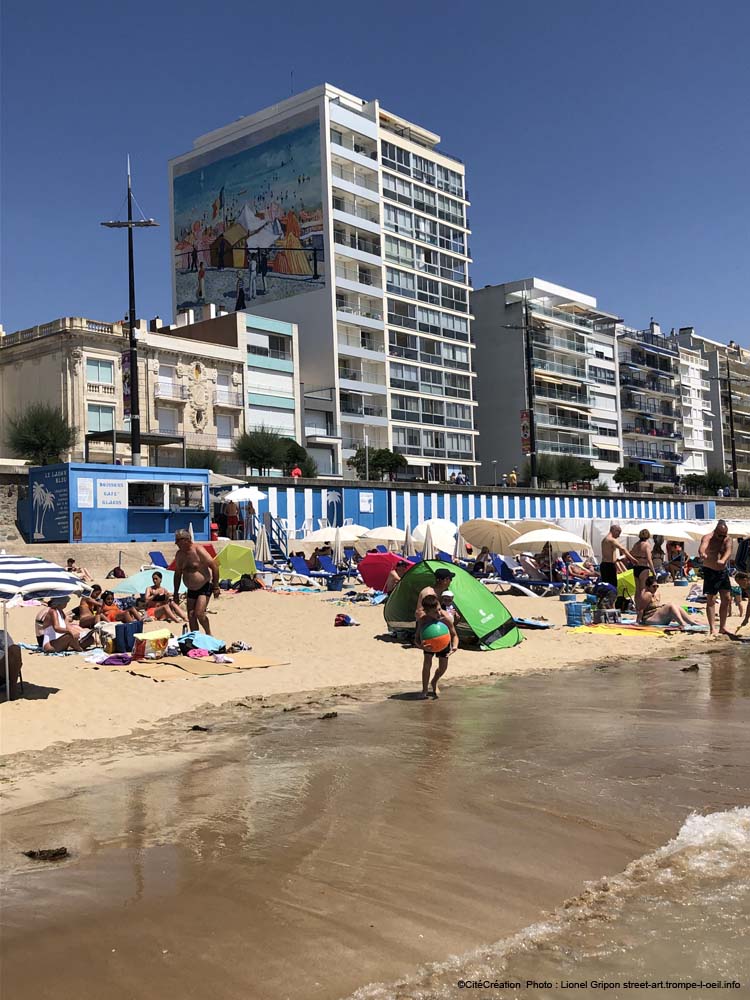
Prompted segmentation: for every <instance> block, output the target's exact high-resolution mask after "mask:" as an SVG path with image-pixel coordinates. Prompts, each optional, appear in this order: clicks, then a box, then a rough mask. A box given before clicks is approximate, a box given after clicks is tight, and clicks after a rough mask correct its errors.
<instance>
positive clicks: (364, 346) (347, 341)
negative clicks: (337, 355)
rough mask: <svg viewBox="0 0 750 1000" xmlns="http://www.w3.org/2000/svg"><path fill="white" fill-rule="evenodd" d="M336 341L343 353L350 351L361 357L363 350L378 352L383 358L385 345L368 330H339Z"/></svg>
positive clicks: (369, 352) (371, 352) (372, 352)
mask: <svg viewBox="0 0 750 1000" xmlns="http://www.w3.org/2000/svg"><path fill="white" fill-rule="evenodd" d="M336 343H337V344H338V347H339V351H340V352H341V353H343V354H350V353H351V354H353V355H354V357H361V356H363V352H367V353H368V354H378V355H380V356H381V358H382V359H385V345H384V344H383V342H382V341H381V340H380V339H378V338H377V336H375V335H373V334H372V333H371V332H370V331H369V330H361V331H360V332H359V333H343V332H342V331H341V330H339V331H338V334H337V337H336Z"/></svg>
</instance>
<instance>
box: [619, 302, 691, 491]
mask: <svg viewBox="0 0 750 1000" xmlns="http://www.w3.org/2000/svg"><path fill="white" fill-rule="evenodd" d="M616 335H617V345H618V354H619V365H620V409H621V412H622V440H623V447H624V452H625V464H626V465H627V466H629V467H632V468H635V469H638V470H639V471H640V472H641V474H642V475H643V480H642V482H643V484H644V485H645V487H646V489H649V488H651V489H654V488H658V487H659V486H663V485H667V484H674V483H676V482H677V479H678V475H679V474H680V473H679V470H680V469H681V468H682V466H683V462H684V457H683V434H682V410H681V390H680V359H679V351H678V348H677V345H676V344H675V343H674V341H673V340H672V339H671V337H670V336H668V335H667V334H665V333H663V332H662V330H661V328H660V326H659V324H658V323H656V322H654V321H653V320H652V321H651V323H650V325H649V328H648V329H647V330H637V329H634V328H633V327H629V326H625V325H623V324H617V327H616Z"/></svg>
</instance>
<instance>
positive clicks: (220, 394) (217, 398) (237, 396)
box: [214, 389, 245, 410]
mask: <svg viewBox="0 0 750 1000" xmlns="http://www.w3.org/2000/svg"><path fill="white" fill-rule="evenodd" d="M214 406H223V407H231V408H233V409H239V410H243V409H244V408H245V400H244V397H243V395H242V393H241V392H235V391H234V390H232V389H216V390H215V391H214Z"/></svg>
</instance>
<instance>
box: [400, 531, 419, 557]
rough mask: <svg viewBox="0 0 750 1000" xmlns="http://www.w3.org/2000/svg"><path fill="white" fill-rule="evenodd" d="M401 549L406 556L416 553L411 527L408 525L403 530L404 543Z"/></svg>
mask: <svg viewBox="0 0 750 1000" xmlns="http://www.w3.org/2000/svg"><path fill="white" fill-rule="evenodd" d="M401 551H402V552H403V554H404V555H405V556H406V557H407V558H408V557H409V556H413V555H415V554H416V551H417V550H416V548H415V547H414V539H413V538H412V534H411V528H409V527H407V529H406V531H405V532H404V545H403V548H402V549H401Z"/></svg>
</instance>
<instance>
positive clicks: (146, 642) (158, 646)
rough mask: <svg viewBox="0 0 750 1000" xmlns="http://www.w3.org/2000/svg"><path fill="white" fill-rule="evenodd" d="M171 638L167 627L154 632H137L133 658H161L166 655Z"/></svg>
mask: <svg viewBox="0 0 750 1000" xmlns="http://www.w3.org/2000/svg"><path fill="white" fill-rule="evenodd" d="M171 638H172V633H171V632H170V631H169V630H168V629H159V630H158V631H155V632H138V633H137V634H136V636H135V645H134V646H133V659H134V660H161V659H162V657H164V656H166V655H167V645H168V644H169V640H170V639H171Z"/></svg>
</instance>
